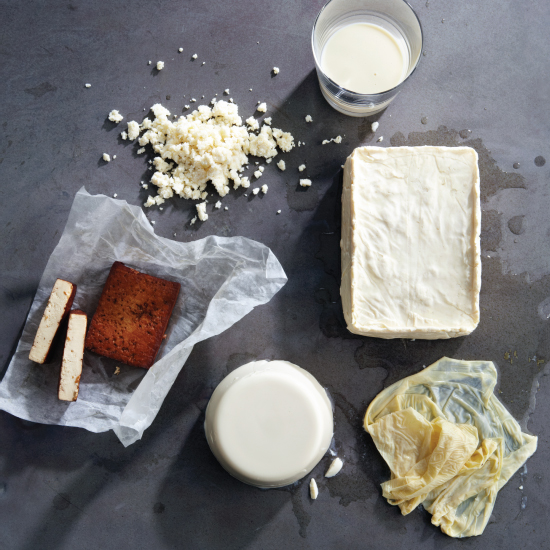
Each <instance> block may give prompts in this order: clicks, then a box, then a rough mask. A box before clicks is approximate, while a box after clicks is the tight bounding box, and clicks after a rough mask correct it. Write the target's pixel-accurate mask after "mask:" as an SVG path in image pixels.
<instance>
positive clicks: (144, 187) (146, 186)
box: [141, 183, 149, 189]
mask: <svg viewBox="0 0 550 550" xmlns="http://www.w3.org/2000/svg"><path fill="white" fill-rule="evenodd" d="M141 187H143V189H149V185H148V184H146V183H142V184H141Z"/></svg>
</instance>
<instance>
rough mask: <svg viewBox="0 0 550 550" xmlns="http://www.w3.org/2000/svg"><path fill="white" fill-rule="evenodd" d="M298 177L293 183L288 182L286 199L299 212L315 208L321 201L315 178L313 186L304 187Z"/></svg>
mask: <svg viewBox="0 0 550 550" xmlns="http://www.w3.org/2000/svg"><path fill="white" fill-rule="evenodd" d="M298 179H299V178H296V181H295V182H293V183H287V186H286V188H287V190H286V199H287V202H288V206H289V207H290V208H292V209H293V210H296V211H298V212H303V211H304V210H315V208H316V206H317V204H318V202H319V193H318V192H317V188H316V187H315V180H314V181H313V184H312V185H311V187H302V186H301V185H300V183H299V182H298Z"/></svg>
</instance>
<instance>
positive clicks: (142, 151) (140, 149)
mask: <svg viewBox="0 0 550 550" xmlns="http://www.w3.org/2000/svg"><path fill="white" fill-rule="evenodd" d="M136 153H137V154H138V155H143V153H145V147H140V148H139V149H138V150H137V151H136Z"/></svg>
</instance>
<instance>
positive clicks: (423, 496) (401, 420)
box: [364, 357, 537, 537]
mask: <svg viewBox="0 0 550 550" xmlns="http://www.w3.org/2000/svg"><path fill="white" fill-rule="evenodd" d="M496 382H497V371H496V369H495V366H494V365H493V363H491V362H489V361H458V360H455V359H449V358H447V357H443V358H442V359H440V360H439V361H437V362H436V363H434V364H433V365H431V366H429V367H428V368H426V369H424V370H423V371H422V372H419V373H418V374H415V375H413V376H409V377H408V378H404V379H403V380H401V381H400V382H397V383H395V384H393V385H392V386H390V387H389V388H386V389H385V390H383V391H382V392H381V393H379V394H378V395H377V396H376V397H375V398H374V400H373V401H372V403H371V404H370V405H369V407H368V409H367V412H366V414H365V418H364V427H365V430H367V432H369V434H370V435H371V436H372V438H373V440H374V443H375V445H376V448H377V449H378V451H379V452H380V454H381V455H382V457H383V458H384V460H385V461H386V463H387V464H388V466H389V467H390V470H391V479H390V480H388V481H386V482H385V483H382V494H383V496H384V497H385V498H386V499H387V500H388V502H389V503H390V504H393V505H397V506H399V508H400V509H401V512H402V514H403V515H406V514H408V513H410V512H412V511H413V510H414V509H415V508H416V507H417V506H418V505H419V504H422V506H423V507H424V508H425V509H426V510H427V511H428V512H429V513H430V514H432V523H433V524H434V525H438V526H439V527H441V530H442V531H443V532H444V533H446V534H447V535H449V536H451V537H470V536H473V535H481V533H483V530H484V529H485V526H486V525H487V522H488V521H489V518H490V516H491V511H492V510H493V506H494V504H495V500H496V496H497V493H498V491H499V490H500V488H501V487H502V486H503V485H504V484H505V483H506V482H507V481H508V480H509V479H510V478H511V477H512V475H513V474H514V473H515V472H516V471H517V470H518V469H519V468H520V467H521V466H522V465H523V464H524V463H525V462H526V460H527V459H528V458H529V457H530V456H531V455H532V454H533V453H534V452H535V451H536V449H537V438H536V437H535V436H532V435H529V434H526V433H523V432H522V431H521V428H520V426H519V424H518V423H517V422H516V420H515V419H514V418H513V417H512V415H510V413H509V412H508V411H507V410H506V408H505V407H504V405H502V403H501V402H500V401H499V400H498V399H497V397H496V396H495V395H494V393H493V390H494V388H495V385H496Z"/></svg>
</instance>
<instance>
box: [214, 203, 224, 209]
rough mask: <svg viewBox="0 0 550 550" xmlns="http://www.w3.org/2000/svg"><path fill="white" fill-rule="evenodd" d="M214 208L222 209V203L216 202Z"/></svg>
mask: <svg viewBox="0 0 550 550" xmlns="http://www.w3.org/2000/svg"><path fill="white" fill-rule="evenodd" d="M214 207H215V208H221V207H222V203H221V201H218V202H217V203H216V204H215V205H214Z"/></svg>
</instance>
